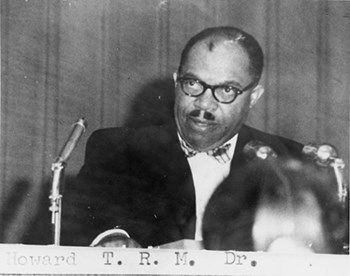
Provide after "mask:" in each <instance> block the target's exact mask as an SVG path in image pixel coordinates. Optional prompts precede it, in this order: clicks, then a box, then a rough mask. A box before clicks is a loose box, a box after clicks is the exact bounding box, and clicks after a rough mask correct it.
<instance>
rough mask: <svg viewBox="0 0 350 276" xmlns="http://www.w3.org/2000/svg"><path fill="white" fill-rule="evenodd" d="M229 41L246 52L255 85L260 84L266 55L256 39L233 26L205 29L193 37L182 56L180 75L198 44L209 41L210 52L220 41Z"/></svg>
mask: <svg viewBox="0 0 350 276" xmlns="http://www.w3.org/2000/svg"><path fill="white" fill-rule="evenodd" d="M222 39H227V40H234V41H236V42H237V43H238V44H239V45H240V46H241V47H242V48H243V50H244V51H246V53H247V55H248V57H249V60H250V65H249V70H250V73H251V75H252V77H253V79H254V82H255V84H258V82H259V80H260V77H261V73H262V70H263V67H264V54H263V51H262V49H261V47H260V45H259V43H258V42H257V41H256V39H255V38H254V37H253V36H251V35H250V34H248V33H246V32H244V31H242V30H240V29H238V28H235V27H231V26H220V27H212V28H207V29H204V30H203V31H201V32H199V33H198V34H196V35H195V36H193V37H192V38H191V39H190V40H189V41H188V42H187V44H186V46H185V48H184V49H183V51H182V54H181V60H180V66H179V74H181V72H182V67H183V65H184V64H185V63H186V61H187V59H188V55H189V52H190V51H191V49H192V47H193V46H194V45H196V44H197V43H198V42H203V41H207V45H208V48H209V50H211V49H212V48H213V47H214V44H215V42H217V41H218V40H222Z"/></svg>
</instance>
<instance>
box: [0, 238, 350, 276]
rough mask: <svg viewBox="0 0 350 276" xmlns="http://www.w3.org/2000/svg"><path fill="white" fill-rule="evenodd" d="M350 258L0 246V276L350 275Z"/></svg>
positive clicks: (172, 250)
mask: <svg viewBox="0 0 350 276" xmlns="http://www.w3.org/2000/svg"><path fill="white" fill-rule="evenodd" d="M349 260H350V259H349V256H348V255H327V254H307V255H281V254H278V255H277V254H270V253H259V252H239V251H208V250H182V249H180V250H178V249H157V248H150V249H123V248H102V247H101V248H89V247H66V246H32V245H14V244H2V245H0V273H1V274H114V275H130V274H138V275H298V276H300V275H317V276H320V275H337V276H341V275H347V276H348V275H350V274H349V265H350V262H349Z"/></svg>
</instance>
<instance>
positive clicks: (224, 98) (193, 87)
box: [176, 77, 255, 104]
mask: <svg viewBox="0 0 350 276" xmlns="http://www.w3.org/2000/svg"><path fill="white" fill-rule="evenodd" d="M176 81H177V82H179V83H180V85H181V88H182V91H183V92H184V93H185V94H186V95H187V96H190V97H199V96H200V95H202V94H203V93H204V92H205V91H206V90H207V89H208V88H209V89H210V90H211V93H212V94H213V97H214V99H215V100H216V101H218V102H219V103H225V104H229V103H232V102H233V101H234V100H235V99H236V98H237V96H238V95H241V94H242V93H243V92H244V91H247V90H249V89H251V88H253V87H254V85H255V82H252V83H250V84H249V85H248V86H246V87H244V88H243V89H239V88H237V87H234V86H230V85H209V84H206V83H205V82H203V81H200V80H196V79H192V78H182V77H179V78H177V79H176Z"/></svg>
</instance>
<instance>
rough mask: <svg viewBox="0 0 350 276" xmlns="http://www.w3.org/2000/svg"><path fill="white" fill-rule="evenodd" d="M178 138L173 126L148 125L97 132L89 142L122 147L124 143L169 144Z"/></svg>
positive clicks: (99, 130) (103, 129) (104, 129)
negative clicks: (158, 142) (157, 142)
mask: <svg viewBox="0 0 350 276" xmlns="http://www.w3.org/2000/svg"><path fill="white" fill-rule="evenodd" d="M174 137H176V129H175V127H173V126H172V125H148V126H144V127H137V128H135V127H111V128H101V129H98V130H95V131H94V132H93V133H92V134H91V136H90V137H89V140H88V145H89V144H92V145H93V144H101V143H103V144H107V145H108V144H109V145H120V144H123V143H128V144H132V143H136V144H140V143H152V142H155V141H160V142H164V143H166V142H169V141H170V140H173V139H174Z"/></svg>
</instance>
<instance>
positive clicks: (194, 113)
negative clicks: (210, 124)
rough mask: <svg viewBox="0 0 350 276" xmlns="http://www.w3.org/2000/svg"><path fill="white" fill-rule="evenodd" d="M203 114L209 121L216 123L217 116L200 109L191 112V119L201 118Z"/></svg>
mask: <svg viewBox="0 0 350 276" xmlns="http://www.w3.org/2000/svg"><path fill="white" fill-rule="evenodd" d="M202 112H203V118H204V119H206V120H208V121H214V120H215V116H214V115H213V114H212V113H211V112H208V111H205V110H200V109H195V110H193V111H191V112H190V114H189V115H190V116H191V117H200V116H201V113H202Z"/></svg>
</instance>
